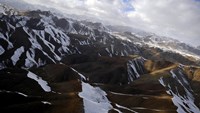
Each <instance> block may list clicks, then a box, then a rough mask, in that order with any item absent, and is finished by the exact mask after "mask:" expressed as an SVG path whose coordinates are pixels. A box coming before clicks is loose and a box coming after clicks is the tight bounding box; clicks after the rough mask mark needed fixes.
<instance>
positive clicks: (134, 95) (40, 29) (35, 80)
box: [0, 5, 200, 113]
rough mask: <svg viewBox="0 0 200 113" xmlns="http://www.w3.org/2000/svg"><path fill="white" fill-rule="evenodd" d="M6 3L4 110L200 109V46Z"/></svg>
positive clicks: (0, 88)
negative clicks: (22, 9)
mask: <svg viewBox="0 0 200 113" xmlns="http://www.w3.org/2000/svg"><path fill="white" fill-rule="evenodd" d="M0 7H1V8H0V9H1V10H0V11H1V14H0V58H1V59H0V75H1V76H0V78H1V79H0V100H1V102H0V109H1V112H6V113H10V112H20V113H27V112H28V113H36V112H37V113H63V112H67V113H108V112H109V113H115V112H118V113H122V112H123V113H130V112H141V113H146V112H147V113H151V112H152V113H154V112H165V113H176V112H178V113H186V112H189V113H198V112H200V110H199V108H200V106H199V103H200V91H199V87H200V82H199V81H200V67H199V66H200V60H199V57H198V56H199V55H200V50H199V49H196V48H194V47H191V46H189V45H187V44H184V43H181V42H179V41H177V40H174V39H171V38H168V37H162V36H158V35H156V34H152V33H148V32H144V31H142V30H137V29H131V28H130V29H129V28H127V27H122V26H106V25H104V24H102V23H97V22H90V21H83V20H76V19H71V18H66V17H61V16H59V17H58V16H56V15H55V14H53V13H51V12H50V11H41V10H33V11H18V10H16V9H12V8H11V7H8V6H5V5H1V6H0Z"/></svg>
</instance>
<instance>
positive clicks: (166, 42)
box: [112, 32, 200, 60]
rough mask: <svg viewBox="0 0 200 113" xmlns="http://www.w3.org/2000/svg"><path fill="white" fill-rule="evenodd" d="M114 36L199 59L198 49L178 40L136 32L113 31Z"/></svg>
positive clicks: (140, 44)
mask: <svg viewBox="0 0 200 113" xmlns="http://www.w3.org/2000/svg"><path fill="white" fill-rule="evenodd" d="M112 34H113V35H114V36H116V37H117V38H118V39H122V40H126V41H128V42H133V43H134V44H137V45H138V46H145V45H147V46H149V47H154V48H159V49H161V50H163V51H169V52H173V53H178V54H181V55H183V56H186V57H192V58H195V59H196V60H200V50H199V49H197V48H195V47H192V46H190V45H187V44H185V43H182V42H179V41H178V40H175V39H172V38H168V37H162V36H158V35H155V34H150V33H149V35H148V36H142V35H139V34H137V33H133V32H130V33H129V32H128V33H119V32H113V33H112Z"/></svg>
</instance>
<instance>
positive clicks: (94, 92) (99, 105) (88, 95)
mask: <svg viewBox="0 0 200 113" xmlns="http://www.w3.org/2000/svg"><path fill="white" fill-rule="evenodd" d="M106 95H107V94H106V92H104V91H103V90H101V89H100V88H99V87H93V86H91V85H90V84H88V83H85V82H82V92H80V93H79V96H80V97H81V98H83V104H84V111H85V113H108V111H109V110H111V109H113V106H112V105H111V104H110V101H109V100H108V98H107V97H106Z"/></svg>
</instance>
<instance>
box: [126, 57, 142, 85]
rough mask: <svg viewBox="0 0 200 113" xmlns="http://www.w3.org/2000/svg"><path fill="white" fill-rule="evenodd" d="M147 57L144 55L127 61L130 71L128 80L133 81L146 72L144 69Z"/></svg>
mask: <svg viewBox="0 0 200 113" xmlns="http://www.w3.org/2000/svg"><path fill="white" fill-rule="evenodd" d="M144 61H145V59H144V58H142V57H139V58H135V59H133V60H129V61H128V63H127V72H128V81H129V82H132V81H134V80H135V79H137V78H139V77H140V76H141V74H144V73H145V69H144V67H143V66H144Z"/></svg>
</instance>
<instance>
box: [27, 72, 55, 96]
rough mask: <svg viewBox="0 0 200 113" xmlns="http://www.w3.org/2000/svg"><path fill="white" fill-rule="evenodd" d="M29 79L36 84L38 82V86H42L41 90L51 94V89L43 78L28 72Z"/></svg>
mask: <svg viewBox="0 0 200 113" xmlns="http://www.w3.org/2000/svg"><path fill="white" fill-rule="evenodd" d="M27 77H29V78H31V79H33V80H35V81H36V82H38V84H39V85H40V86H41V88H42V89H43V90H44V91H45V92H51V87H49V86H48V83H47V82H46V81H45V80H43V79H42V78H41V77H39V76H37V75H36V74H34V73H32V72H30V71H29V72H28V74H27Z"/></svg>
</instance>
